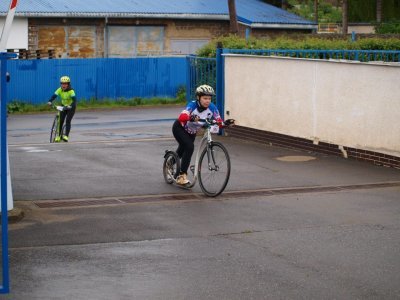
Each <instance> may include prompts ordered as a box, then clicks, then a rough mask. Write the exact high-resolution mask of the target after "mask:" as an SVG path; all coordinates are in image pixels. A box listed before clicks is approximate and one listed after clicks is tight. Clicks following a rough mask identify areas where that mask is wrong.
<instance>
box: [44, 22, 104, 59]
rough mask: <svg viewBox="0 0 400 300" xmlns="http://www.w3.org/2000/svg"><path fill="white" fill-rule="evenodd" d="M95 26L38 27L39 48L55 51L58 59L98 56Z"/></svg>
mask: <svg viewBox="0 0 400 300" xmlns="http://www.w3.org/2000/svg"><path fill="white" fill-rule="evenodd" d="M95 30H96V28H95V26H38V48H39V49H41V50H44V51H47V50H48V49H54V52H55V57H56V58H68V57H71V58H76V57H79V58H87V57H95V56H96V31H95Z"/></svg>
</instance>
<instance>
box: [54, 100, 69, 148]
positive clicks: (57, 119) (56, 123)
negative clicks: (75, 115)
mask: <svg viewBox="0 0 400 300" xmlns="http://www.w3.org/2000/svg"><path fill="white" fill-rule="evenodd" d="M52 107H53V108H54V109H56V110H57V114H56V116H55V117H54V121H53V125H52V126H51V130H50V143H55V139H56V137H57V136H60V137H61V136H63V135H64V133H65V125H63V127H62V129H61V132H58V131H59V128H60V113H61V112H62V111H64V110H68V109H70V107H69V106H61V105H52ZM61 140H62V139H61Z"/></svg>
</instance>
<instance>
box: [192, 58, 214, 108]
mask: <svg viewBox="0 0 400 300" xmlns="http://www.w3.org/2000/svg"><path fill="white" fill-rule="evenodd" d="M187 67H188V71H187V80H186V99H187V101H188V102H189V101H191V100H193V99H195V95H194V92H195V89H196V87H197V86H199V85H202V84H208V85H210V86H212V87H213V88H214V89H216V84H217V61H216V59H215V58H205V57H197V56H193V55H189V56H187Z"/></svg>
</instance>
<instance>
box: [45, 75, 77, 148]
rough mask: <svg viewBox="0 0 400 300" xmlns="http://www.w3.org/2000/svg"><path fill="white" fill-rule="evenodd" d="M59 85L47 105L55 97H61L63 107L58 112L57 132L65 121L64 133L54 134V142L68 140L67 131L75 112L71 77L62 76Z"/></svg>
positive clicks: (50, 103)
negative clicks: (60, 134) (61, 134)
mask: <svg viewBox="0 0 400 300" xmlns="http://www.w3.org/2000/svg"><path fill="white" fill-rule="evenodd" d="M60 84H61V87H59V88H58V89H57V90H56V91H55V92H54V94H53V95H52V96H51V98H50V100H49V102H48V103H47V104H48V105H52V104H53V101H54V100H55V99H56V98H60V99H61V105H62V106H64V107H65V109H64V110H63V111H62V112H60V124H59V128H58V132H61V130H62V127H63V125H64V121H65V135H63V136H59V135H58V136H56V138H55V140H54V141H55V142H60V141H61V140H63V141H64V142H68V139H69V138H68V137H69V132H70V131H71V121H72V118H73V117H74V114H75V109H76V95H75V91H74V89H73V88H72V87H71V79H70V78H69V77H68V76H62V77H61V79H60Z"/></svg>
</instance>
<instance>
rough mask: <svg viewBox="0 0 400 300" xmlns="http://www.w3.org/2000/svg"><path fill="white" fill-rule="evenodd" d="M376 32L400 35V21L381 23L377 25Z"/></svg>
mask: <svg viewBox="0 0 400 300" xmlns="http://www.w3.org/2000/svg"><path fill="white" fill-rule="evenodd" d="M375 32H376V33H378V34H390V33H397V34H400V21H399V20H392V21H390V22H386V23H380V24H376V25H375Z"/></svg>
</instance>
